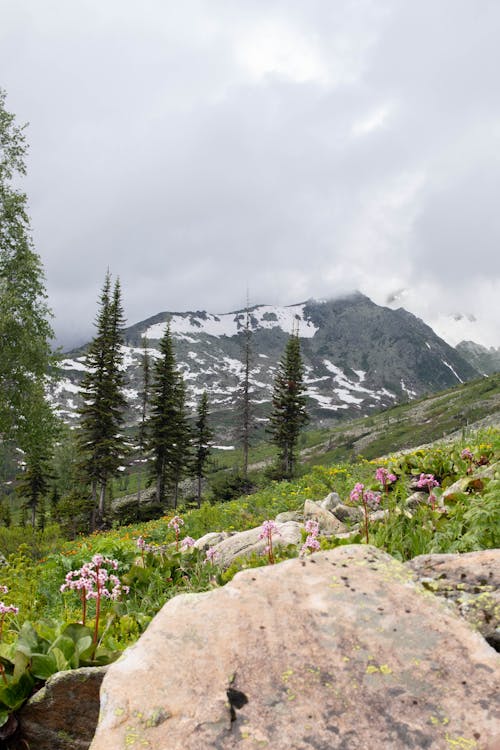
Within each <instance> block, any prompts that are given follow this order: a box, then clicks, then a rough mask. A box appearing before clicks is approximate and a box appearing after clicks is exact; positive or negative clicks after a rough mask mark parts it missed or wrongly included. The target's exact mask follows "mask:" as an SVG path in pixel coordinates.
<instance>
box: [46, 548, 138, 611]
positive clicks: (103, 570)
mask: <svg viewBox="0 0 500 750" xmlns="http://www.w3.org/2000/svg"><path fill="white" fill-rule="evenodd" d="M107 568H111V569H112V570H117V569H118V562H117V560H112V559H111V558H109V557H103V555H100V554H97V555H94V556H93V558H92V560H91V561H90V562H88V563H84V564H83V565H82V567H81V568H80V569H79V570H70V572H69V573H67V575H66V579H65V583H63V584H62V586H61V589H60V590H61V592H63V593H64V592H65V591H79V592H80V595H81V596H82V598H83V597H85V599H87V600H88V599H99V598H100V597H104V598H106V599H118V598H119V596H120V595H121V594H122V593H125V594H128V592H129V587H128V586H124V585H123V584H122V583H121V582H120V579H119V578H118V576H117V575H115V574H114V573H110V572H109V571H108V570H107Z"/></svg>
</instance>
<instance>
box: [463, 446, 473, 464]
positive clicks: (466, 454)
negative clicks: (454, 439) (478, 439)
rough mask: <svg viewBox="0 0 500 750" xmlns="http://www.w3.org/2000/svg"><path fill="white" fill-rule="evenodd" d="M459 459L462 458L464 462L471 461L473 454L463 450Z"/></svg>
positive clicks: (465, 449)
mask: <svg viewBox="0 0 500 750" xmlns="http://www.w3.org/2000/svg"><path fill="white" fill-rule="evenodd" d="M460 458H463V460H464V461H473V460H474V454H473V453H472V452H471V451H470V450H469V449H468V448H464V449H463V451H462V452H461V454H460Z"/></svg>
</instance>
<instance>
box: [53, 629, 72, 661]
mask: <svg viewBox="0 0 500 750" xmlns="http://www.w3.org/2000/svg"><path fill="white" fill-rule="evenodd" d="M75 650H76V648H75V642H74V641H73V640H72V639H71V638H67V637H66V636H64V635H60V636H59V637H58V638H56V640H55V641H54V643H53V644H52V645H51V647H50V648H49V654H50V653H52V652H53V651H60V652H61V653H62V654H63V656H64V658H65V659H66V660H67V661H70V660H71V658H72V657H73V656H74V654H75Z"/></svg>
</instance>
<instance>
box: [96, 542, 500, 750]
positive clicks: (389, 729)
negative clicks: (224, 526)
mask: <svg viewBox="0 0 500 750" xmlns="http://www.w3.org/2000/svg"><path fill="white" fill-rule="evenodd" d="M411 575H412V573H411V572H410V571H408V570H407V569H406V568H405V567H404V566H403V565H401V564H400V563H398V562H397V561H395V560H393V559H392V558H391V557H389V556H388V555H386V554H384V553H382V552H379V551H378V550H376V549H374V548H372V547H366V546H362V545H351V546H346V547H340V548H337V549H335V550H332V551H330V552H322V553H321V552H320V553H318V554H316V555H313V556H312V557H310V558H307V559H306V560H300V559H293V560H289V561H286V562H284V563H281V564H280V565H276V566H269V567H266V568H259V569H253V570H246V571H244V572H242V573H240V574H238V575H237V576H236V577H235V578H234V579H233V581H232V582H231V583H229V584H228V585H227V586H225V587H224V588H220V589H216V590H214V591H211V592H208V593H204V594H191V595H183V596H177V597H176V598H174V599H172V600H170V601H169V602H168V603H167V604H166V605H165V606H164V607H163V609H162V610H161V612H160V613H159V614H158V615H157V616H156V617H155V619H154V620H153V622H152V624H151V625H150V627H149V628H148V630H147V631H146V633H145V634H144V635H143V636H142V637H141V638H140V640H139V641H138V642H137V644H135V645H134V646H132V648H130V649H129V650H128V651H127V652H126V654H125V655H124V657H123V658H122V659H121V660H120V661H118V662H116V663H115V664H113V665H112V666H111V667H110V669H109V672H108V674H107V675H106V677H105V679H104V682H103V687H102V689H101V717H100V723H99V726H98V729H97V732H96V735H95V738H94V740H93V742H92V745H91V750H115V749H116V750H117V749H118V748H129V749H130V750H139V748H141V750H142V748H150V749H151V750H153V749H156V748H158V749H159V748H161V750H169V749H172V750H180V748H182V750H202V749H203V750H205V748H217V750H226V749H227V750H229V748H231V750H257V748H259V749H262V748H268V749H269V750H271V748H272V750H311V749H313V750H335V749H338V750H341V749H342V750H367V749H368V748H384V750H402V749H403V748H413V749H414V750H421V749H426V748H428V749H430V750H450V748H454V747H456V748H460V747H461V748H471V749H475V750H484V748H487V747H488V748H489V747H494V744H493V743H494V741H495V732H499V724H498V719H499V705H498V700H499V698H498V696H499V695H500V675H499V660H498V656H497V654H496V652H495V651H494V650H493V649H492V648H490V646H488V644H487V643H486V641H485V640H484V639H483V638H482V637H481V635H479V634H478V633H477V632H474V631H473V630H472V629H471V628H470V627H469V625H468V624H467V623H466V622H464V621H463V620H461V619H460V618H459V617H458V616H456V615H455V614H454V612H453V611H452V610H451V609H450V608H449V607H448V605H446V604H445V603H444V602H442V601H441V600H439V599H437V598H436V597H435V596H434V595H433V594H431V593H430V592H427V591H426V590H425V589H424V588H422V587H421V586H419V585H418V584H416V583H414V582H413V581H412V580H411Z"/></svg>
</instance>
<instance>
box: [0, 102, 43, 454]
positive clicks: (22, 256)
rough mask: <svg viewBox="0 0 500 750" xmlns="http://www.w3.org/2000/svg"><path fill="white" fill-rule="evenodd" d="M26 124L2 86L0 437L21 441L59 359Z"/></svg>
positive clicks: (0, 134) (0, 125)
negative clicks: (32, 209)
mask: <svg viewBox="0 0 500 750" xmlns="http://www.w3.org/2000/svg"><path fill="white" fill-rule="evenodd" d="M24 129H25V126H22V127H19V126H17V125H16V124H15V118H14V115H12V114H10V113H9V112H7V111H6V109H5V92H4V91H3V90H2V89H0V351H1V356H0V437H2V438H3V439H4V440H8V439H14V440H16V442H17V443H18V444H19V442H20V438H21V436H22V435H23V433H25V432H26V431H29V430H30V429H31V423H30V421H29V419H28V414H29V412H30V410H31V409H32V408H33V406H32V403H33V401H34V400H37V399H39V398H40V393H41V389H40V386H41V385H42V384H43V383H44V381H45V378H46V376H47V374H48V370H49V368H50V366H51V365H52V364H53V357H52V352H51V345H50V341H51V339H52V338H53V331H52V328H51V325H50V322H49V320H50V318H51V317H52V313H51V311H50V309H49V307H48V305H47V303H46V299H47V295H46V292H45V286H44V274H43V268H42V263H41V260H40V258H39V256H38V255H37V254H36V252H35V251H34V249H33V243H32V239H31V229H30V220H29V216H28V212H27V207H26V204H27V197H26V194H25V193H23V192H22V191H20V190H19V189H18V188H17V187H15V182H17V180H18V178H19V177H22V176H24V175H25V174H26V166H25V156H26V151H27V145H26V140H25V135H24Z"/></svg>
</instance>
